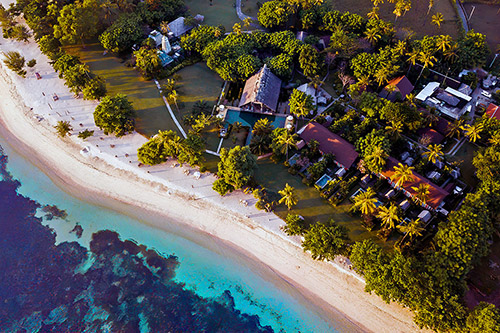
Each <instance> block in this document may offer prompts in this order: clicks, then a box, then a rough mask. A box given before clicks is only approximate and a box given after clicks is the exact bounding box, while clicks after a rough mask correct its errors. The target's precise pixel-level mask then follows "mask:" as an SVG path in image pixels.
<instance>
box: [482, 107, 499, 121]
mask: <svg viewBox="0 0 500 333" xmlns="http://www.w3.org/2000/svg"><path fill="white" fill-rule="evenodd" d="M484 114H485V115H486V116H488V118H496V119H498V120H500V107H499V106H498V105H495V104H493V103H490V105H488V108H487V109H486V112H485V113H484Z"/></svg>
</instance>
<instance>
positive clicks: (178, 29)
mask: <svg viewBox="0 0 500 333" xmlns="http://www.w3.org/2000/svg"><path fill="white" fill-rule="evenodd" d="M184 19H185V18H184V17H183V16H179V17H178V18H176V19H175V20H173V21H172V22H170V23H169V24H168V30H169V32H168V36H169V37H175V38H179V37H180V36H182V35H184V34H185V33H186V32H188V31H189V30H191V29H193V28H194V27H195V26H196V25H185V24H184ZM194 19H195V21H196V23H197V24H201V23H202V22H203V20H204V19H205V17H204V16H203V15H200V14H198V15H196V16H195V17H194Z"/></svg>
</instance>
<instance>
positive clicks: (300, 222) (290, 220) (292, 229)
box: [281, 214, 306, 236]
mask: <svg viewBox="0 0 500 333" xmlns="http://www.w3.org/2000/svg"><path fill="white" fill-rule="evenodd" d="M285 222H286V225H284V226H283V227H282V228H281V229H282V230H283V231H284V232H285V233H286V234H287V235H288V236H295V235H302V234H303V233H304V231H305V229H306V228H305V226H304V218H303V217H301V216H299V215H297V214H288V215H287V216H286V219H285Z"/></svg>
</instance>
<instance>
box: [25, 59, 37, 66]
mask: <svg viewBox="0 0 500 333" xmlns="http://www.w3.org/2000/svg"><path fill="white" fill-rule="evenodd" d="M35 65H36V59H31V60H30V61H28V62H27V63H26V66H28V67H29V68H33V67H35Z"/></svg>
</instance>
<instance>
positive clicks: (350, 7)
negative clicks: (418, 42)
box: [327, 0, 460, 37]
mask: <svg viewBox="0 0 500 333" xmlns="http://www.w3.org/2000/svg"><path fill="white" fill-rule="evenodd" d="M327 1H328V2H330V3H331V4H332V7H333V8H334V9H337V10H340V11H349V12H351V13H357V14H360V15H366V13H368V12H369V11H371V9H372V8H373V4H372V2H371V1H370V0H355V1H353V0H327ZM379 7H380V13H379V14H380V18H381V19H384V20H386V21H389V22H393V23H394V19H395V16H394V14H393V13H392V11H393V10H394V4H391V3H385V4H383V5H380V6H379ZM427 7H428V1H423V0H418V1H412V8H411V10H410V11H409V12H407V13H406V15H404V16H402V17H400V18H398V19H397V21H396V23H395V26H396V28H397V29H398V30H401V29H403V28H408V29H411V30H412V31H413V32H415V33H416V36H417V37H422V36H425V35H440V34H448V35H450V36H452V37H457V36H458V35H459V29H458V27H459V23H460V21H459V18H458V16H457V14H456V11H455V8H454V7H453V6H452V4H451V2H450V0H439V1H435V2H434V7H433V8H432V9H431V11H430V13H429V15H427ZM437 12H439V13H441V14H443V16H444V22H443V23H442V24H441V28H438V27H437V26H435V25H433V24H431V16H432V15H434V14H435V13H437Z"/></svg>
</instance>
